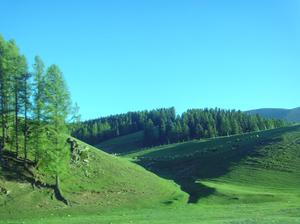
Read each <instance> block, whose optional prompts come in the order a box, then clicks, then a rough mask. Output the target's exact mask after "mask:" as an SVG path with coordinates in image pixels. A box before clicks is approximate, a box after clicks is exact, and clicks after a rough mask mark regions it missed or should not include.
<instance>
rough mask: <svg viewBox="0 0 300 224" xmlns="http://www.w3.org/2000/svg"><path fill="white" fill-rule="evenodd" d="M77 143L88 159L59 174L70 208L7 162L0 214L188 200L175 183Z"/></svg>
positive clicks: (1, 172) (1, 177)
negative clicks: (32, 182)
mask: <svg viewBox="0 0 300 224" xmlns="http://www.w3.org/2000/svg"><path fill="white" fill-rule="evenodd" d="M80 145H81V146H82V147H85V148H86V150H87V155H88V157H86V158H85V159H84V160H83V161H81V162H80V163H78V164H72V165H70V166H71V167H70V170H69V172H68V173H66V174H65V175H63V176H62V177H61V188H62V191H63V193H64V196H65V197H66V198H67V199H68V200H70V202H71V206H69V207H68V206H66V205H65V204H63V203H62V202H60V201H58V200H56V199H55V196H54V193H53V190H52V189H51V188H49V187H47V186H39V187H36V188H33V186H32V185H31V184H30V181H28V180H27V179H26V177H23V176H22V175H20V172H19V171H20V170H21V169H22V167H21V166H17V165H14V166H12V163H10V165H9V166H2V168H1V169H0V217H2V218H3V217H14V218H16V217H18V216H26V215H28V216H29V214H31V215H32V211H33V210H34V211H35V215H37V214H41V216H42V214H44V213H45V214H53V213H55V214H60V213H61V214H65V213H66V212H68V213H70V214H72V213H77V212H78V211H81V212H82V211H86V213H87V214H88V213H91V212H97V211H98V212H99V211H102V210H107V209H110V210H113V209H116V208H122V207H126V208H131V207H132V208H137V207H149V206H150V207H151V206H159V205H164V204H165V203H166V202H172V203H171V204H173V202H178V203H181V202H182V203H185V202H186V200H187V195H186V194H185V193H183V192H182V191H181V190H180V189H179V188H178V186H176V185H175V184H174V183H171V182H170V181H167V180H163V179H161V178H159V177H157V176H156V175H154V174H152V173H150V172H148V171H146V170H145V169H143V168H142V167H140V166H138V165H136V164H134V163H131V162H129V161H127V160H125V159H122V158H118V157H115V156H112V155H109V154H106V153H104V152H102V151H100V150H98V149H96V148H94V147H91V146H89V145H86V144H85V143H82V142H80ZM2 164H4V163H2ZM137 180H139V181H137ZM47 184H51V183H47Z"/></svg>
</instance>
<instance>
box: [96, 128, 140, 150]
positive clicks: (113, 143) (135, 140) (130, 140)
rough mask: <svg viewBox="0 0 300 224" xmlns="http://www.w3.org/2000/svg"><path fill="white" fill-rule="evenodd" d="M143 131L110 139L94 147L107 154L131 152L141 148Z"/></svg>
mask: <svg viewBox="0 0 300 224" xmlns="http://www.w3.org/2000/svg"><path fill="white" fill-rule="evenodd" d="M143 133H144V131H139V132H135V133H132V134H128V135H124V136H120V137H116V138H112V139H109V140H106V141H103V142H101V143H99V144H98V145H95V147H97V148H99V149H102V150H104V151H105V152H108V153H117V154H123V153H128V152H133V151H136V150H138V149H141V148H142V147H143V138H144V134H143Z"/></svg>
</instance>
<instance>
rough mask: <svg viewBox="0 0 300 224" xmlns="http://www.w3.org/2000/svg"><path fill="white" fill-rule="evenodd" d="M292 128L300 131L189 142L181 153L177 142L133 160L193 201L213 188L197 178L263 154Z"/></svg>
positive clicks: (209, 176)
mask: <svg viewBox="0 0 300 224" xmlns="http://www.w3.org/2000/svg"><path fill="white" fill-rule="evenodd" d="M295 130H299V126H292V127H288V128H279V129H274V130H269V131H265V132H260V133H249V134H245V135H236V136H231V137H228V138H218V139H213V140H208V141H206V142H189V143H187V145H186V147H193V149H192V150H190V149H186V151H187V154H185V153H183V150H184V144H180V145H175V146H174V147H169V148H168V149H165V153H163V152H164V149H162V151H154V152H150V153H148V154H146V155H143V156H141V157H138V159H137V161H136V163H138V164H139V165H141V166H143V167H145V168H146V169H147V170H149V171H151V172H153V173H155V174H157V175H159V176H161V177H163V178H166V179H171V180H174V181H175V182H176V183H177V184H178V185H180V186H181V189H182V190H183V191H185V192H187V193H188V194H189V201H188V202H189V203H196V202H198V200H199V199H201V198H204V197H207V196H209V195H211V194H213V193H214V192H215V189H214V188H210V187H207V186H205V185H203V184H201V183H199V180H204V179H213V178H218V177H221V176H223V175H226V174H227V173H228V172H230V170H231V169H232V168H233V166H234V165H236V164H239V163H240V162H241V161H242V160H243V159H244V158H246V157H248V156H249V157H263V156H264V155H263V154H260V150H259V149H261V148H262V147H264V146H266V145H269V144H276V143H278V142H280V141H281V140H282V139H281V135H282V134H284V133H286V132H290V131H295ZM176 147H180V149H179V148H176ZM204 149H205V150H204ZM169 150H171V151H169ZM164 155H165V156H164ZM196 181H197V183H196Z"/></svg>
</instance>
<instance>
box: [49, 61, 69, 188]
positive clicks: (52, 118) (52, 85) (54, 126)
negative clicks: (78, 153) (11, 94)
mask: <svg viewBox="0 0 300 224" xmlns="http://www.w3.org/2000/svg"><path fill="white" fill-rule="evenodd" d="M44 91H45V110H44V113H45V116H44V118H45V122H46V124H47V137H48V139H49V143H48V144H49V145H48V147H47V148H48V150H47V152H46V156H45V157H44V158H43V159H44V160H45V161H46V164H47V167H46V168H47V170H48V171H49V172H50V173H52V174H54V175H55V177H56V178H55V179H56V188H57V190H58V192H61V190H60V187H59V186H60V183H59V181H60V178H59V177H60V174H62V173H63V172H65V171H66V170H67V169H68V166H69V162H70V152H69V150H68V147H67V145H66V134H67V124H66V121H67V118H68V116H69V113H70V105H71V101H70V95H69V91H68V89H67V86H66V84H65V81H64V79H63V75H62V72H61V71H60V69H59V67H58V66H57V65H51V66H50V67H49V68H48V70H47V72H46V75H45V86H44Z"/></svg>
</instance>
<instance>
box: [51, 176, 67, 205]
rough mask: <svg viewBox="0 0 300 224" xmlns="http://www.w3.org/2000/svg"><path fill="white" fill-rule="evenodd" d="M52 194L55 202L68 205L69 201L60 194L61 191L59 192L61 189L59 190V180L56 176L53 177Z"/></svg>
mask: <svg viewBox="0 0 300 224" xmlns="http://www.w3.org/2000/svg"><path fill="white" fill-rule="evenodd" d="M54 193H55V197H56V198H57V200H59V201H62V202H63V203H65V204H66V205H69V204H70V203H69V201H68V200H67V199H66V198H65V197H64V196H63V194H62V191H61V188H60V179H59V175H58V174H56V175H55V188H54Z"/></svg>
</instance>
